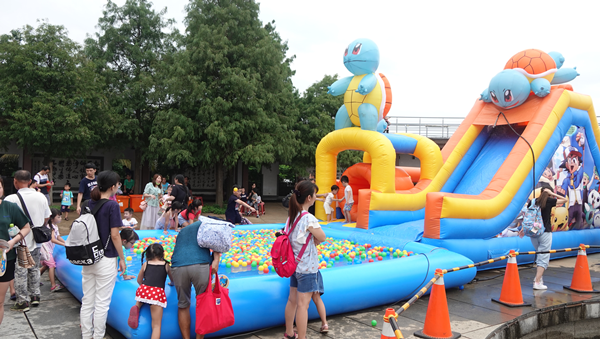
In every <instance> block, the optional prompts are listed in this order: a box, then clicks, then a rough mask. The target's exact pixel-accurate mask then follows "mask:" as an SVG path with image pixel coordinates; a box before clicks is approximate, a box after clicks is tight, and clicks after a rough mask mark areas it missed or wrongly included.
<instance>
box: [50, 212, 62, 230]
mask: <svg viewBox="0 0 600 339" xmlns="http://www.w3.org/2000/svg"><path fill="white" fill-rule="evenodd" d="M61 214H62V213H61V212H60V211H59V210H57V209H56V208H52V209H50V218H48V227H50V229H52V220H54V218H56V216H57V215H61Z"/></svg>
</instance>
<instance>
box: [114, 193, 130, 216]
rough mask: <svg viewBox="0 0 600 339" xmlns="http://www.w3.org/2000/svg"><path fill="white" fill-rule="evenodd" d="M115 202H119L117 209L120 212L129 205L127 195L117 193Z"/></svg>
mask: <svg viewBox="0 0 600 339" xmlns="http://www.w3.org/2000/svg"><path fill="white" fill-rule="evenodd" d="M116 198H117V202H118V203H119V209H120V210H121V213H123V212H125V209H126V208H128V207H129V197H128V196H126V195H117V197H116Z"/></svg>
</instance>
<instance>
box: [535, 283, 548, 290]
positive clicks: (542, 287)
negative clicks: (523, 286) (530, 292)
mask: <svg viewBox="0 0 600 339" xmlns="http://www.w3.org/2000/svg"><path fill="white" fill-rule="evenodd" d="M533 289H534V290H547V289H548V286H546V285H544V284H543V283H541V282H539V283H537V282H534V283H533Z"/></svg>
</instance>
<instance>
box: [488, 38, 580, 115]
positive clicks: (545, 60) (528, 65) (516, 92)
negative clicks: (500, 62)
mask: <svg viewBox="0 0 600 339" xmlns="http://www.w3.org/2000/svg"><path fill="white" fill-rule="evenodd" d="M564 61H565V58H564V57H563V56H562V54H560V53H558V52H550V53H545V52H542V51H540V50H538V49H528V50H525V51H522V52H519V53H517V54H515V55H514V56H513V57H512V58H511V59H510V60H509V61H508V62H507V63H506V66H505V67H504V70H503V71H502V72H500V73H498V74H497V75H496V76H494V77H493V78H492V80H491V81H490V85H489V87H488V88H486V89H485V90H484V91H483V92H482V93H481V98H480V99H479V100H483V101H485V102H491V103H493V104H494V105H496V106H498V107H500V108H504V109H511V108H515V107H517V106H520V105H522V104H523V103H524V102H525V101H526V100H527V98H529V94H530V93H531V92H533V94H534V95H537V96H538V97H540V98H543V97H545V96H546V95H548V94H550V89H551V85H554V84H562V83H565V82H569V81H571V80H573V79H575V78H576V77H577V76H578V75H579V73H577V70H576V68H575V67H574V68H563V69H560V68H561V67H562V65H563V63H564Z"/></svg>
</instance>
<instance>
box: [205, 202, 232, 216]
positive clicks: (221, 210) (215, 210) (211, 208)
mask: <svg viewBox="0 0 600 339" xmlns="http://www.w3.org/2000/svg"><path fill="white" fill-rule="evenodd" d="M226 210H227V208H226V207H220V206H219V205H216V204H212V205H204V206H203V207H202V213H212V214H225V211H226Z"/></svg>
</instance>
